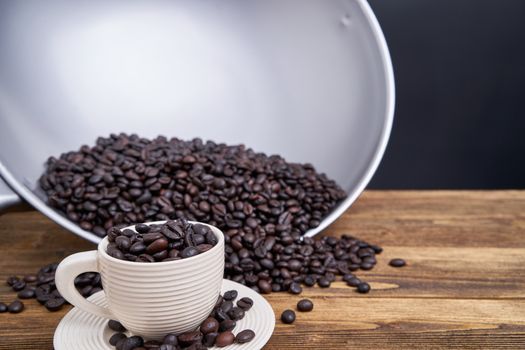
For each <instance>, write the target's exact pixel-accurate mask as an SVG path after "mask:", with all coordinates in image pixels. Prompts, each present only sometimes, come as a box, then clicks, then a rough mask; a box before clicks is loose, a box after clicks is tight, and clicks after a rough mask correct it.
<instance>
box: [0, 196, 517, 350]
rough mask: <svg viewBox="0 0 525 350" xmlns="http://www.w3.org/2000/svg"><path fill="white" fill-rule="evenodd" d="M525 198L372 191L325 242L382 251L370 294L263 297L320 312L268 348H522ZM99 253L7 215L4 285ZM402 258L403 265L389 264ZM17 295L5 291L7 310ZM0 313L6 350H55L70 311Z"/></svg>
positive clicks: (20, 215) (347, 291) (338, 289)
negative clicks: (358, 243)
mask: <svg viewBox="0 0 525 350" xmlns="http://www.w3.org/2000/svg"><path fill="white" fill-rule="evenodd" d="M523 209H525V191H367V192H366V193H365V194H364V195H363V196H362V197H361V198H360V199H359V200H358V202H357V203H356V204H355V205H354V206H353V207H352V208H351V209H350V210H349V211H348V212H346V213H345V214H344V215H343V216H342V217H341V218H340V219H339V220H338V221H337V222H336V223H335V224H334V225H332V226H331V227H330V228H329V229H328V230H326V232H325V234H330V235H336V236H337V235H341V234H343V233H353V234H355V235H356V236H358V237H359V238H362V239H365V240H368V241H370V242H373V243H377V244H380V245H382V246H383V247H384V252H383V254H381V255H380V256H378V266H377V267H376V268H374V269H373V270H372V271H367V272H359V273H358V275H359V276H361V277H363V278H364V279H366V280H367V281H370V284H371V285H372V288H373V290H372V292H371V293H369V294H367V295H361V294H358V293H356V292H355V291H354V290H353V289H352V288H349V287H347V286H346V285H345V284H344V283H343V282H336V283H334V284H333V285H332V287H331V288H328V289H320V288H305V290H304V292H303V294H302V295H301V296H300V297H299V296H293V295H290V294H286V293H275V294H272V295H269V296H267V299H268V300H269V301H270V303H271V304H272V306H273V308H274V311H275V312H276V315H277V317H279V315H280V313H281V312H282V311H283V310H284V309H286V308H293V307H294V305H295V304H296V302H297V301H298V300H299V299H300V298H302V297H308V298H311V299H312V300H313V301H314V303H315V309H314V311H313V312H311V313H298V320H297V321H296V323H295V324H294V325H283V324H281V323H280V322H279V321H278V322H277V327H276V330H275V333H274V335H273V337H272V339H271V341H270V342H269V344H268V345H267V346H266V348H265V349H271V350H273V349H409V348H424V349H454V348H458V349H459V348H461V349H520V348H525V213H524V210H523ZM93 248H94V245H93V244H91V243H88V242H86V241H83V240H82V239H80V238H78V237H76V236H74V235H72V234H69V233H67V232H66V231H65V230H63V229H62V228H60V227H58V226H57V225H56V224H54V223H52V222H51V221H49V220H48V219H47V218H45V217H43V216H42V215H41V214H39V213H36V212H20V211H18V212H13V213H8V214H5V215H0V279H2V280H5V278H7V276H8V275H10V274H12V273H20V274H23V273H32V272H35V270H36V269H38V268H39V267H40V266H42V265H44V264H45V263H50V262H54V261H58V260H60V259H62V258H63V257H65V256H67V255H69V254H71V253H74V252H77V251H82V250H89V249H93ZM394 257H402V258H405V259H406V260H407V261H408V266H406V267H404V268H401V269H395V268H392V267H390V266H388V264H387V263H388V261H389V259H391V258H394ZM13 298H14V293H13V292H11V291H10V289H9V287H7V286H6V285H4V284H3V283H0V301H10V300H12V299H13ZM26 305H27V309H26V311H24V312H23V313H21V314H18V315H10V314H2V315H0V350H4V349H5V350H7V349H10V350H12V349H44V350H45V349H52V336H53V331H54V328H55V327H56V325H57V324H58V322H59V320H60V318H61V317H62V316H63V315H64V314H65V312H66V311H67V310H62V311H60V312H57V313H49V312H47V311H45V310H44V309H43V308H42V307H41V306H40V305H38V303H37V302H36V301H34V300H31V301H28V302H26Z"/></svg>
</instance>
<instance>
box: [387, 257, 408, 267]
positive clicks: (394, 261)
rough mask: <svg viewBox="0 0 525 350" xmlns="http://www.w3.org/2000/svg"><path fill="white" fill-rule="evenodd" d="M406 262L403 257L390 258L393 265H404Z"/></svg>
mask: <svg viewBox="0 0 525 350" xmlns="http://www.w3.org/2000/svg"><path fill="white" fill-rule="evenodd" d="M406 264H407V263H406V261H405V260H403V259H392V260H390V263H389V265H390V266H392V267H403V266H405V265H406Z"/></svg>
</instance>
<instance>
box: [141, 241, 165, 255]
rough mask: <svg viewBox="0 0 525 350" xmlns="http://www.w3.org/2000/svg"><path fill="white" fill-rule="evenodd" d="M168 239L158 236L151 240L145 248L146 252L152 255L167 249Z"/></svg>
mask: <svg viewBox="0 0 525 350" xmlns="http://www.w3.org/2000/svg"><path fill="white" fill-rule="evenodd" d="M168 245H169V241H168V240H167V239H166V238H159V239H157V240H156V241H154V242H152V243H151V244H150V245H148V247H147V248H146V253H148V254H150V255H152V254H155V253H158V252H161V251H163V250H166V249H168Z"/></svg>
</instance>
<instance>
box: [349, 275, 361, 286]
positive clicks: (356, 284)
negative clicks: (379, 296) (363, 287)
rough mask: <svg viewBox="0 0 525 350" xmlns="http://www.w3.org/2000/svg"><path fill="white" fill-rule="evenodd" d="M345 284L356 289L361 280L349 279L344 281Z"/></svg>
mask: <svg viewBox="0 0 525 350" xmlns="http://www.w3.org/2000/svg"><path fill="white" fill-rule="evenodd" d="M346 284H348V285H349V286H350V287H357V286H358V285H360V284H361V280H360V279H359V278H357V277H351V278H350V279H348V281H346Z"/></svg>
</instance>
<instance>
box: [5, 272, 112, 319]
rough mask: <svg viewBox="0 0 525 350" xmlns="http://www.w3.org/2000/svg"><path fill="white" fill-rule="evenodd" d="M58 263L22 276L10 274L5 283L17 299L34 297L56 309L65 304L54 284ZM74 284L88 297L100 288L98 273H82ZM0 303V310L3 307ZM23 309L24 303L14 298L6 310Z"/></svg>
mask: <svg viewBox="0 0 525 350" xmlns="http://www.w3.org/2000/svg"><path fill="white" fill-rule="evenodd" d="M57 267H58V263H54V264H49V265H46V266H44V267H42V268H41V269H40V270H39V271H38V272H37V273H36V274H35V275H27V276H24V277H23V278H19V277H17V276H11V277H9V278H8V279H7V281H6V282H7V284H8V285H9V286H10V287H11V288H12V289H13V291H14V292H17V293H18V294H17V296H18V298H19V299H33V298H35V299H36V300H37V301H38V302H39V303H40V304H42V305H44V306H45V307H46V308H47V309H48V310H49V311H58V310H60V309H61V308H62V306H64V305H65V304H67V301H66V300H65V299H64V298H62V296H61V295H60V293H59V292H58V290H57V289H56V285H55V271H56V269H57ZM75 286H76V288H77V290H78V292H79V293H80V294H82V296H84V297H86V298H87V297H89V296H91V295H93V294H95V293H97V292H99V291H101V290H102V283H101V280H100V275H99V274H98V273H94V272H87V273H83V274H81V275H80V276H78V277H77V278H76V279H75ZM2 305H5V304H3V303H0V312H2V310H3V309H4V308H3V306H2ZM22 310H24V304H23V302H21V301H20V300H15V301H14V302H13V303H11V304H10V305H9V306H8V309H7V310H6V311H9V312H11V313H18V312H21V311H22Z"/></svg>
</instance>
